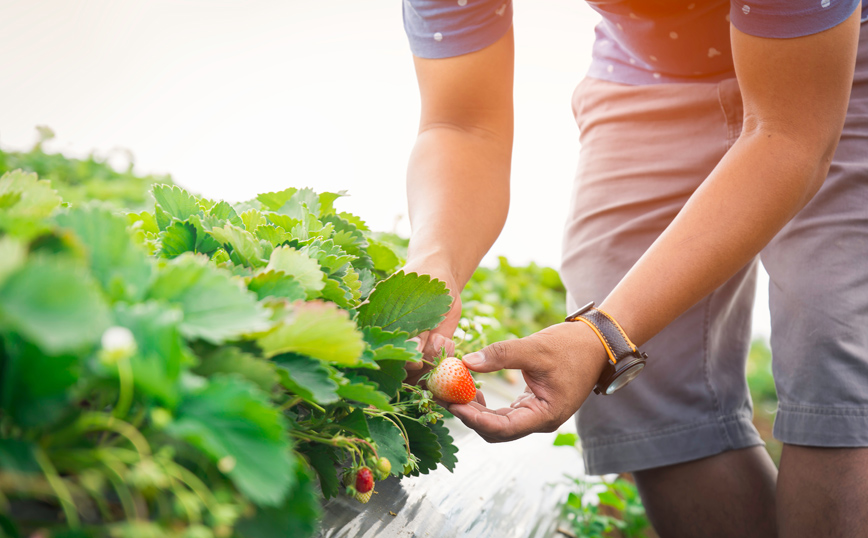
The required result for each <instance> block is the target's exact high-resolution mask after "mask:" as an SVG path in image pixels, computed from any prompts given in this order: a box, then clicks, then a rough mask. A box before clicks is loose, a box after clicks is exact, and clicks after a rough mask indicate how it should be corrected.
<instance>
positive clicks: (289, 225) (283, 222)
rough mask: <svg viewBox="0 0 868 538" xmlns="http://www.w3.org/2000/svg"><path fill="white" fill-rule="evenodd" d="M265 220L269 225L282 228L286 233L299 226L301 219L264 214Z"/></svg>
mask: <svg viewBox="0 0 868 538" xmlns="http://www.w3.org/2000/svg"><path fill="white" fill-rule="evenodd" d="M265 218H266V219H268V222H270V223H271V224H273V225H275V226H278V227H280V228H283V229H284V230H285V231H286V232H287V233H289V231H290V230H292V229H293V228H295V227H296V226H298V225H299V224H301V219H294V218H292V217H287V216H286V215H281V214H279V213H266V214H265Z"/></svg>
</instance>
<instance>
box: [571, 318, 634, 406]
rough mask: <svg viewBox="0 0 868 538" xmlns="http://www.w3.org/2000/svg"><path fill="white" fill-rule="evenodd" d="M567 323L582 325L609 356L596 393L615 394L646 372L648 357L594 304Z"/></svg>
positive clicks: (595, 389) (615, 322) (596, 387)
mask: <svg viewBox="0 0 868 538" xmlns="http://www.w3.org/2000/svg"><path fill="white" fill-rule="evenodd" d="M565 321H581V322H583V323H585V324H586V325H587V326H589V327H590V328H591V329H593V331H594V332H595V333H596V334H597V337H599V338H600V341H601V342H602V343H603V347H605V348H606V353H607V354H608V355H609V360H608V361H607V362H606V368H605V369H604V370H603V373H602V374H600V378H599V379H598V380H597V385H596V386H595V387H594V392H595V393H597V394H612V393H614V392H615V391H616V390H618V389H621V388H623V387H624V386H626V385H627V383H629V382H630V381H633V379H635V378H636V376H637V375H639V372H641V371H642V369H643V368H645V361H646V360H647V359H648V355H647V354H645V353H642V352H641V351H639V349H638V348H637V347H636V346H635V345H634V344H633V342H631V341H630V339H629V338H627V334H626V333H625V332H624V329H622V328H621V326H620V325H618V322H617V321H615V320H614V318H612V316H610V315H609V314H607V313H605V312H603V311H602V310H600V309H599V308H594V302H593V301H591V302H590V303H588V304H586V305H585V306H583V307H582V308H580V309H578V310H576V311H575V312H574V313H572V314H570V315H569V316H567V318H566V320H565Z"/></svg>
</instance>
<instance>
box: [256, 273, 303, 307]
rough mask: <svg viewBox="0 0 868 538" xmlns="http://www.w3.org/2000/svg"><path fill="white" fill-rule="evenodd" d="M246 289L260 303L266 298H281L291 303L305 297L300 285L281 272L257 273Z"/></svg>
mask: <svg viewBox="0 0 868 538" xmlns="http://www.w3.org/2000/svg"><path fill="white" fill-rule="evenodd" d="M247 289H249V290H250V291H252V292H254V293H256V295H257V296H258V297H259V300H260V301H261V300H263V299H266V298H268V297H282V298H284V299H286V300H287V301H290V302H292V301H298V300H301V299H304V298H305V296H306V294H305V291H304V288H303V287H302V285H301V283H300V282H299V281H298V280H296V279H295V278H293V277H291V276H289V275H286V274H285V273H283V272H281V271H267V272H265V273H259V274H258V275H256V276H254V277H252V278H251V279H250V281H249V282H248V283H247Z"/></svg>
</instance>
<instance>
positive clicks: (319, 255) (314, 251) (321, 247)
mask: <svg viewBox="0 0 868 538" xmlns="http://www.w3.org/2000/svg"><path fill="white" fill-rule="evenodd" d="M300 252H303V253H304V254H307V255H308V256H310V257H311V258H312V259H314V260H316V261H317V262H318V263H319V265H320V267H322V268H323V269H324V270H325V271H326V274H329V275H331V274H333V273H336V272H337V271H339V270H341V269H343V268H344V267H345V266H346V265H348V264H349V263H350V262H351V261H353V260H354V259H356V257H355V256H352V255H350V254H347V253H346V252H344V250H343V249H342V248H341V247H339V246H337V245H335V243H334V241H332V240H331V239H327V240H325V241H322V240H319V239H317V240H314V241H311V242H310V243H308V244H306V245H305V246H304V247H302V248H301V249H300Z"/></svg>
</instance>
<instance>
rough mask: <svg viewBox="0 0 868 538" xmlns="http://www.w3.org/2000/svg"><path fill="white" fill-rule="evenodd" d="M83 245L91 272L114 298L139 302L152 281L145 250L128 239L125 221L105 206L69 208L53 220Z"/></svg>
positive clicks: (149, 262) (150, 268)
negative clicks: (73, 234)
mask: <svg viewBox="0 0 868 538" xmlns="http://www.w3.org/2000/svg"><path fill="white" fill-rule="evenodd" d="M56 221H57V224H58V225H59V226H60V227H62V228H67V229H69V230H72V231H73V233H75V235H76V236H77V237H78V238H79V239H80V240H81V242H82V243H83V244H84V247H85V251H86V253H87V258H88V262H89V265H90V268H91V272H92V273H93V275H94V276H95V277H96V279H97V280H98V281H99V282H100V284H102V287H103V289H104V290H105V291H106V292H107V293H108V294H109V296H110V297H112V298H113V299H131V300H137V299H140V298H141V297H142V296H143V295H144V293H145V290H146V289H147V287H148V283H149V281H150V279H151V274H152V271H153V269H152V266H151V261H150V260H149V259H148V256H147V254H146V253H145V251H144V249H143V248H141V247H140V246H139V245H138V244H136V243H134V242H133V241H131V240H130V234H129V232H128V231H127V219H126V218H124V217H123V216H121V215H115V214H114V213H112V212H111V211H109V210H108V209H106V208H104V207H98V206H91V207H83V208H82V207H79V208H75V209H71V210H69V211H68V212H65V213H61V214H59V215H57V217H56Z"/></svg>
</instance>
